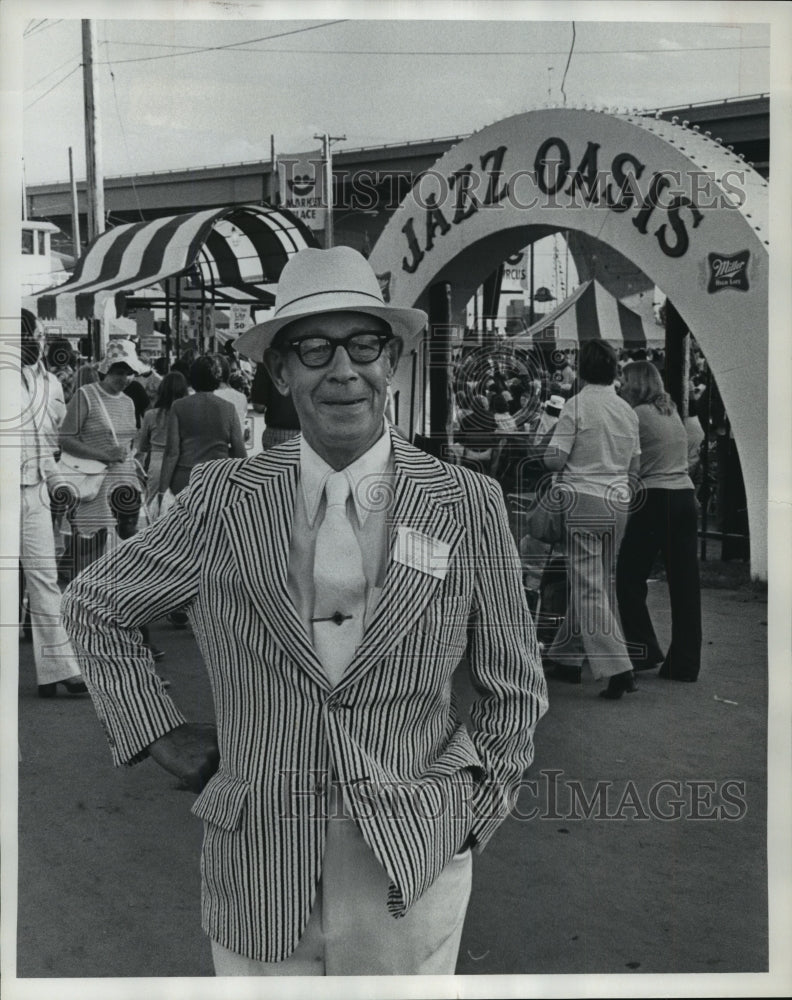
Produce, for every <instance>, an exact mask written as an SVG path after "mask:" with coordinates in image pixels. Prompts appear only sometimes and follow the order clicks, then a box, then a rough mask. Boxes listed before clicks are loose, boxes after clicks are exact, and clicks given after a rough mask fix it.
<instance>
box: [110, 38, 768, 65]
mask: <svg viewBox="0 0 792 1000" xmlns="http://www.w3.org/2000/svg"><path fill="white" fill-rule="evenodd" d="M103 44H107V43H106V42H105V43H103ZM113 44H116V45H139V46H144V47H149V45H148V43H147V42H114V43H113ZM240 44H241V43H240ZM159 47H161V48H172V46H159ZM181 47H182V46H180V48H181ZM228 47H229V46H223V45H215V46H209V47H206V48H200V49H190V48H189V47H188V46H184V48H187V49H188V51H186V52H171V53H167V54H165V55H161V56H140V57H138V58H135V59H118V60H116V64H118V63H132V62H149V61H150V60H154V59H174V58H178V56H181V55H195V54H197V53H200V52H219V51H222V50H223V49H224V48H228ZM769 48H770V46H769V45H691V46H683V47H681V48H676V49H659V48H656V49H576V50H575V55H576V56H613V55H670V56H673V55H677V54H680V55H683V54H685V53H688V52H748V51H750V50H752V49H757V50H758V49H763V50H764V49H769ZM234 51H236V52H251V53H254V54H256V55H303V56H314V55H326V56H465V57H466V58H469V57H473V56H499V57H500V56H519V57H520V58H522V59H525V58H526V57H529V56H541V57H542V58H544V57H545V56H565V55H568V50H567V49H564V50H563V51H561V50H549V51H548V50H545V51H541V52H540V51H538V50H520V51H506V50H503V49H493V50H480V51H476V50H462V49H459V50H453V51H451V50H443V51H438V50H434V49H398V50H396V49H280V48H278V49H248V48H241V47H237V48H235V50H234Z"/></svg>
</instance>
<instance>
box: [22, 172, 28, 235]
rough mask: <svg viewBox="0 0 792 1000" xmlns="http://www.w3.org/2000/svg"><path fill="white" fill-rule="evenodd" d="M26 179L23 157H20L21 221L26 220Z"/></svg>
mask: <svg viewBox="0 0 792 1000" xmlns="http://www.w3.org/2000/svg"><path fill="white" fill-rule="evenodd" d="M27 217H28V206H27V181H26V180H25V159H24V157H23V158H22V221H23V222H27Z"/></svg>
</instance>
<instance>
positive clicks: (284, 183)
mask: <svg viewBox="0 0 792 1000" xmlns="http://www.w3.org/2000/svg"><path fill="white" fill-rule="evenodd" d="M278 180H279V183H280V192H281V204H282V205H283V207H284V208H288V210H289V211H290V212H294V214H295V215H296V216H297V218H298V219H299V220H300V221H301V222H304V223H305V225H306V226H308V228H309V229H324V228H325V221H326V218H327V202H326V200H325V192H324V187H325V185H324V164H323V162H322V156H321V153H319V152H318V151H314V152H312V153H293V154H289V155H285V156H282V157H280V158H279V160H278Z"/></svg>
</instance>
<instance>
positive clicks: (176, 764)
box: [149, 722, 220, 792]
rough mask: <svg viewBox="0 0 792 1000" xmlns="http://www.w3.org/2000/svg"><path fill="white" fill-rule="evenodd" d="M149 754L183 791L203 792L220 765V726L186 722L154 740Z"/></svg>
mask: <svg viewBox="0 0 792 1000" xmlns="http://www.w3.org/2000/svg"><path fill="white" fill-rule="evenodd" d="M149 754H150V756H151V757H153V759H154V760H155V761H156V762H157V763H158V764H159V766H160V767H162V768H164V769H165V770H166V771H170V773H171V774H175V775H176V777H177V778H179V780H180V784H179V788H180V789H181V790H184V791H190V792H200V791H203V788H204V786H205V785H206V783H207V782H208V781H209V779H210V778H211V777H212V775H213V774H214V773H215V771H216V770H217V768H218V765H219V763H220V751H219V749H218V747H217V727H216V726H215V725H213V724H212V723H209V722H185V723H184V724H183V725H181V726H177V727H176V728H175V729H171V731H170V732H169V733H165V735H164V736H160V738H159V739H158V740H155V741H154V742H153V743H152V744H151V746H150V747H149Z"/></svg>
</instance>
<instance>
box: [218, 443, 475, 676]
mask: <svg viewBox="0 0 792 1000" xmlns="http://www.w3.org/2000/svg"><path fill="white" fill-rule="evenodd" d="M391 436H392V441H393V453H394V464H395V470H396V482H395V490H394V502H393V510H392V513H391V515H390V517H389V532H390V557H389V562H388V567H387V570H386V574H385V580H384V584H383V588H382V593H381V595H380V599H379V602H378V604H377V607H376V609H375V610H374V614H373V616H372V619H371V622H370V623H369V625H368V627H367V629H366V631H365V633H364V636H363V641H362V643H361V645H360V646H359V648H358V650H357V653H356V654H355V657H354V659H353V660H352V662H351V663H350V665H349V667H348V668H347V670H346V672H345V674H344V676H343V678H342V680H341V683H340V685H339V687H344V686H346V685H348V684H352V683H354V682H355V681H356V680H358V679H359V678H360V677H361V676H362V675H363V674H364V673H365V672H366V671H367V670H369V669H370V668H371V667H372V666H373V665H374V664H375V663H377V662H378V661H380V660H381V659H382V657H383V655H385V654H386V653H387V652H388V651H389V649H390V648H391V647H392V646H394V645H395V644H396V643H397V642H398V641H399V640H400V638H401V637H402V636H403V635H404V634H405V632H407V630H408V629H410V628H411V627H412V626H413V625H414V624H415V622H416V621H417V620H418V618H419V617H420V616H421V615H422V614H423V613H424V611H425V610H426V608H427V607H428V605H429V604H430V603H431V601H432V599H433V598H434V595H435V593H436V591H437V589H438V587H439V586H440V584H441V582H442V581H441V580H440V579H439V578H438V577H435V576H432V575H431V574H430V573H426V572H423V571H422V570H420V569H418V568H416V567H414V566H409V565H405V564H404V563H401V562H397V561H396V560H395V559H394V558H393V555H394V545H395V541H396V536H397V533H398V529H399V528H400V527H404V528H410V529H412V530H415V531H418V532H420V533H421V534H423V535H427V536H428V537H429V538H432V539H434V540H437V541H440V542H444V543H445V544H446V545H448V546H449V558H451V557H452V556H453V554H454V552H455V550H456V548H457V546H458V545H459V543H460V541H461V540H462V537H463V536H464V533H465V528H464V527H463V526H462V525H461V524H459V523H458V522H457V521H456V520H455V519H454V518H453V516H452V515H451V513H450V512H449V510H448V507H449V505H450V504H453V503H455V502H456V501H458V500H459V499H460V498H461V497H462V490H461V488H460V487H459V485H458V483H457V482H456V480H455V479H453V478H452V477H451V476H450V475H449V474H448V473H447V472H446V471H445V469H444V467H443V465H442V464H441V463H440V462H438V461H437V460H436V459H434V458H432V457H431V456H429V455H427V454H425V453H424V452H422V451H419V450H418V449H417V448H414V447H413V446H412V445H410V444H408V443H407V442H406V441H404V439H403V438H401V437H400V436H399V435H398V434H397V433H396V432H395V431H391ZM299 464H300V447H299V438H295V439H294V440H292V441H289V442H287V443H286V444H285V445H282V446H280V447H279V448H276V449H273V450H271V451H267V452H264V453H263V454H261V455H259V456H257V457H256V458H255V459H252V460H251V461H249V462H245V463H243V465H241V466H240V467H239V469H238V470H237V471H236V472H235V473H234V474H233V475H232V476H231V480H232V481H233V482H234V483H235V484H236V485H238V486H239V487H240V488H241V490H242V492H243V496H242V499H241V500H239V501H238V502H237V503H234V504H230V505H229V506H228V507H227V508H226V509H225V510H224V511H223V519H224V522H225V526H226V531H227V535H228V538H229V542H230V545H231V550H232V552H233V555H234V558H235V560H236V562H237V566H238V567H239V572H240V578H241V580H242V585H243V587H244V588H245V591H246V593H247V595H248V597H249V598H250V600H251V602H252V604H253V607H254V608H255V609H256V611H257V612H258V614H260V615H261V617H262V618H263V619H264V621H265V622H266V623H267V627H268V628H269V630H270V632H271V633H272V636H273V638H274V640H275V642H276V643H277V644H278V646H279V647H280V649H281V650H282V651H283V653H284V655H285V656H287V657H289V658H290V659H292V660H294V661H295V662H297V663H298V664H299V665H300V666H301V667H302V668H303V669H304V670H305V671H306V672H307V673H308V674H309V675H310V677H311V678H312V679H313V680H314V681H315V682H316V683H317V684H319V685H320V686H321V687H323V688H325V689H327V690H329V689H330V682H329V680H328V677H327V674H326V672H325V669H324V667H323V666H322V664H321V662H320V660H319V658H318V657H317V655H316V653H315V651H314V648H313V646H312V644H311V641H310V639H309V637H308V635H307V634H306V631H305V628H304V626H303V623H302V621H301V620H300V617H299V615H298V614H297V610H296V609H295V607H294V604H293V603H292V600H291V597H290V596H289V592H288V587H287V576H288V568H289V542H290V538H291V530H292V523H293V519H294V503H295V495H296V491H297V481H298V476H299Z"/></svg>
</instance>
